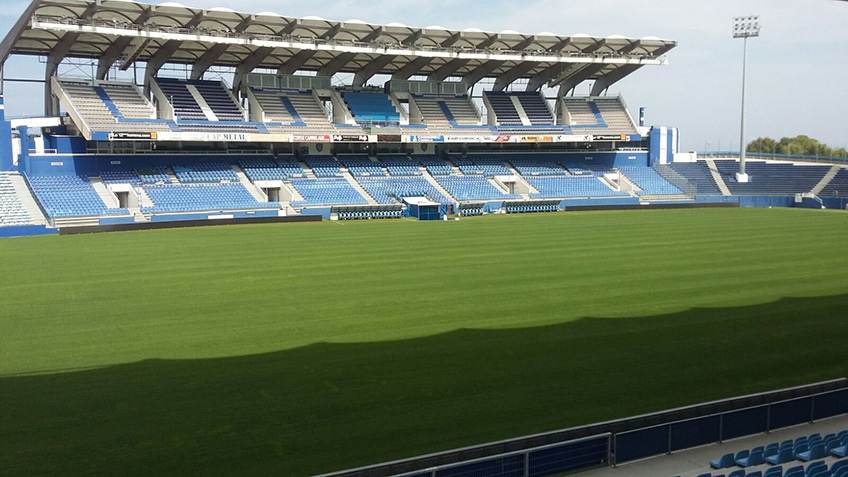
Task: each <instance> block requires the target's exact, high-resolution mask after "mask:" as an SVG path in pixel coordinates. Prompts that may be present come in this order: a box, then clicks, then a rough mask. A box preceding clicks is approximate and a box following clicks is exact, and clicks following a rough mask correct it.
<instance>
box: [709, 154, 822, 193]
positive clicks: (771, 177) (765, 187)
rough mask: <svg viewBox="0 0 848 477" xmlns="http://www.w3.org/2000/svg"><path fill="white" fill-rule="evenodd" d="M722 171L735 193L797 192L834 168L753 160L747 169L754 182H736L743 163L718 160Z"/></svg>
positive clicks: (801, 191)
mask: <svg viewBox="0 0 848 477" xmlns="http://www.w3.org/2000/svg"><path fill="white" fill-rule="evenodd" d="M715 163H716V166H717V167H718V170H719V172H720V173H721V175H722V177H723V178H724V182H725V183H726V184H727V187H728V188H729V189H730V191H731V192H732V193H733V195H794V194H805V193H808V192H810V191H811V190H813V188H814V187H815V186H816V184H818V183H819V181H821V180H822V179H823V178H824V176H825V174H827V172H828V171H829V170H830V166H804V165H801V166H795V165H792V164H778V163H773V162H772V163H767V162H759V161H749V162H748V163H747V171H748V174H749V175H750V176H751V181H750V182H748V183H742V184H740V183H739V182H737V181H736V172H738V170H739V162H737V161H732V160H724V161H715Z"/></svg>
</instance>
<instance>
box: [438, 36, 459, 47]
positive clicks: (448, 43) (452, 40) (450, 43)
mask: <svg viewBox="0 0 848 477" xmlns="http://www.w3.org/2000/svg"><path fill="white" fill-rule="evenodd" d="M461 39H462V32H456V33H454V34H453V35H451V36H450V37H448V39H447V40H445V41H443V42H442V43H441V45H442V48H449V47H451V46H453V45H455V44H456V43H457V42H458V41H459V40H461Z"/></svg>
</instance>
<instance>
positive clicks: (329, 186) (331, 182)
mask: <svg viewBox="0 0 848 477" xmlns="http://www.w3.org/2000/svg"><path fill="white" fill-rule="evenodd" d="M291 185H292V187H294V188H295V190H297V192H298V193H299V194H300V195H301V197H303V200H302V201H294V202H292V205H293V206H295V207H301V206H305V205H366V204H367V203H368V201H367V200H365V198H364V197H362V195H360V194H359V192H357V190H356V189H354V188H353V187H352V186H351V185H350V184H349V183H348V182H347V181H346V180H344V179H341V178H326V179H320V180H319V179H293V180H292V181H291Z"/></svg>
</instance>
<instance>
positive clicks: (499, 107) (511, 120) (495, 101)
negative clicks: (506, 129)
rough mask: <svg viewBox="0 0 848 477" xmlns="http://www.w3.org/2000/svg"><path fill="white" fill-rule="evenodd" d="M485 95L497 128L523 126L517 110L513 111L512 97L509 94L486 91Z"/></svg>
mask: <svg viewBox="0 0 848 477" xmlns="http://www.w3.org/2000/svg"><path fill="white" fill-rule="evenodd" d="M485 95H486V97H487V98H488V100H489V104H490V105H491V107H492V112H493V113H494V114H495V117H496V118H497V122H498V125H499V126H523V125H524V123H523V122H522V121H521V115H519V114H518V110H517V109H515V105H514V104H513V103H512V97H511V96H510V94H509V93H500V92H494V91H487V92H486V93H485Z"/></svg>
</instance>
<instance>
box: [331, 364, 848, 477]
mask: <svg viewBox="0 0 848 477" xmlns="http://www.w3.org/2000/svg"><path fill="white" fill-rule="evenodd" d="M824 397H831V398H834V399H836V402H837V405H835V406H831V408H830V409H828V408H826V407H825V406H824V404H823V403H824V402H825V401H824ZM816 399H819V404H820V406H818V408H817V406H816V402H815V401H816ZM804 400H811V401H813V402H811V404H810V407H809V411H808V412H807V413H806V414H804V413H802V414H804V415H802V416H800V417H798V418H797V419H792V420H790V421H789V422H792V421H797V420H798V419H801V421H799V422H796V424H801V423H804V422H813V421H816V420H819V419H824V418H827V417H832V416H836V415H840V414H845V413H848V379H845V378H843V379H836V380H832V381H825V382H820V383H815V384H810V385H807V386H798V387H793V388H786V389H781V390H778V391H771V392H765V393H758V394H752V395H748V396H742V397H736V398H731V399H725V400H720V401H713V402H708V403H703V404H697V405H693V406H687V407H682V408H677V409H671V410H667V411H662V412H658V413H652V414H645V415H641V416H635V417H630V418H625V419H619V420H615V421H607V422H602V423H598V424H590V425H587V426H580V427H574V428H568V429H563V430H559V431H553V432H547V433H542V434H536V435H532V436H526V437H521V438H517V439H510V440H505V441H499V442H493V443H489V444H484V445H480V446H473V447H466V448H462V449H455V450H451V451H447V452H441V453H436V454H429V455H425V456H420V457H415V458H411V459H405V460H399V461H393V462H387V463H383V464H377V465H372V466H368V467H361V468H357V469H351V470H345V471H340V472H333V473H329V474H323V475H322V476H321V477H383V476H405V477H413V476H414V477H418V476H421V477H440V471H443V470H448V469H458V468H459V467H462V466H464V465H466V464H477V463H483V462H487V461H497V460H498V459H500V458H502V457H504V456H522V455H527V456H532V455H533V453H534V452H537V451H539V450H540V449H550V448H558V447H565V446H568V445H571V444H574V443H579V442H585V441H589V440H593V439H598V438H604V436H609V437H608V438H609V441H610V442H609V445H608V454H607V456H606V457H605V458H604V459H601V460H603V461H605V462H602V463H600V464H595V465H606V464H608V465H616V464H620V463H624V462H631V461H633V460H638V459H643V458H647V457H651V456H656V455H663V454H667V453H670V452H675V451H679V450H684V449H686V448H691V447H695V446H700V445H706V444H710V443H715V442H721V439H723V438H725V437H727V438H736V437H744V436H745V435H756V434H759V433H762V432H768V430H773V429H778V428H781V427H786V425H781V424H784V421H778V420H776V419H775V417H776V414H775V413H773V411H774V409H775V408H776V407H777V406H781V405H786V404H787V403H797V402H803V401H804ZM831 404H833V403H831ZM766 408H767V409H769V410H768V411H766V415H767V416H768V419H767V425H765V426H764V427H763V429H758V430H755V431H754V432H749V433H747V434H740V435H735V434H733V433H731V432H730V431H731V430H733V428H732V427H731V425H730V424H729V423H731V422H733V421H731V420H730V419H729V417H728V416H731V415H733V414H739V413H743V412H746V411H750V410H752V409H753V410H757V409H766ZM777 417H782V416H777ZM707 419H718V420H719V422H720V427H721V429H720V432H719V434H718V439H716V440H709V439H700V440H696V442H700V441H703V442H700V443H695V444H693V445H688V446H686V447H681V448H676V449H674V448H673V445H671V444H667V445H665V446H663V445H660V446H658V448H655V449H651V452H647V453H646V452H640V453H632V452H631V454H627V452H625V451H626V449H627V448H626V446H627V443H626V442H624V441H623V440H622V436H625V437H626V436H628V435H638V433H640V432H645V431H648V430H653V429H660V431H659V432H658V433H660V434H661V433H662V429H665V428H668V431H667V432H669V433H670V432H673V430H674V429H679V428H680V427H681V426H683V425H685V424H689V423H694V422H699V421H703V420H707ZM790 425H794V424H790ZM663 436H664V437H665V440H664V441H663V442H666V443H668V440H669V439H670V438H669V436H668V434H663ZM707 437H711V436H707ZM672 444H673V442H672ZM623 457H624V458H623ZM530 458H531V457H528V459H530ZM522 462H523V461H522ZM569 470H571V469H569ZM554 473H562V471H556V472H554ZM450 475H452V476H453V475H456V474H455V473H450ZM504 475H506V474H504ZM509 475H518V474H517V473H513V474H509ZM521 475H522V476H527V477H541V476H544V475H550V474H547V473H539V472H536V473H534V472H529V473H528V474H521Z"/></svg>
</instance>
